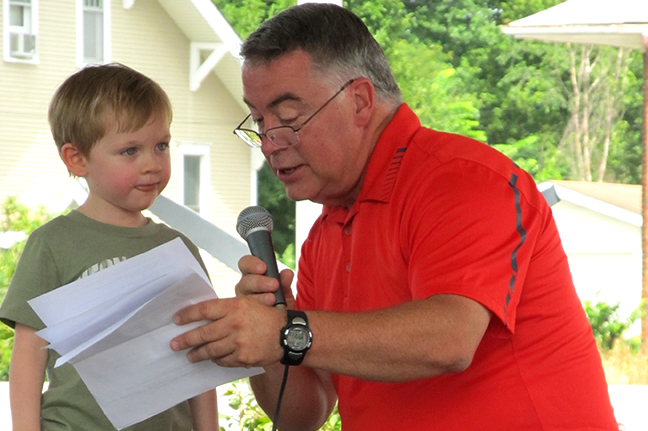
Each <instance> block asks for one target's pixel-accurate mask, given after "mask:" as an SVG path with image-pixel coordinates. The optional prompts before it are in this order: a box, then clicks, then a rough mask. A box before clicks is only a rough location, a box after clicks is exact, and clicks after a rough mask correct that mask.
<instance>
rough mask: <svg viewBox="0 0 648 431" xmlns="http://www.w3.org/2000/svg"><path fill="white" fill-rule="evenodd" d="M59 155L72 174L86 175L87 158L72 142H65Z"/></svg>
mask: <svg viewBox="0 0 648 431" xmlns="http://www.w3.org/2000/svg"><path fill="white" fill-rule="evenodd" d="M59 155H60V156H61V160H63V163H65V166H67V169H68V171H69V172H70V173H71V174H72V175H75V176H77V177H85V176H86V174H87V172H88V171H87V168H86V163H87V158H86V156H84V155H83V153H82V152H81V151H80V150H79V149H78V148H77V147H76V146H75V145H74V144H71V143H67V144H65V145H63V146H62V147H61V149H60V151H59Z"/></svg>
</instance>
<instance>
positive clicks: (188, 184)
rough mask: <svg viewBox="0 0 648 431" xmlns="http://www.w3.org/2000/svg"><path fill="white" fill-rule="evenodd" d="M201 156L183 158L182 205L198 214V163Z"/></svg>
mask: <svg viewBox="0 0 648 431" xmlns="http://www.w3.org/2000/svg"><path fill="white" fill-rule="evenodd" d="M201 159H202V156H184V204H185V205H186V206H188V207H189V208H191V209H192V210H194V211H196V212H200V162H201Z"/></svg>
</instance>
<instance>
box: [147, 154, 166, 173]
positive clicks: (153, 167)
mask: <svg viewBox="0 0 648 431" xmlns="http://www.w3.org/2000/svg"><path fill="white" fill-rule="evenodd" d="M161 169H162V160H160V157H159V156H157V155H156V154H148V155H147V156H146V157H145V158H144V160H143V163H142V171H144V172H158V171H160V170H161Z"/></svg>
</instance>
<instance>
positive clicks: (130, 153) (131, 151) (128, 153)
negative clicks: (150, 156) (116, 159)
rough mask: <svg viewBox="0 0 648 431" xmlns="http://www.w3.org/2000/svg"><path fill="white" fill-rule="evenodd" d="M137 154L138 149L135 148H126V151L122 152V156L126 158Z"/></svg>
mask: <svg viewBox="0 0 648 431" xmlns="http://www.w3.org/2000/svg"><path fill="white" fill-rule="evenodd" d="M136 152H137V149H135V148H126V149H125V150H124V151H122V154H124V155H126V156H134V155H135V153H136Z"/></svg>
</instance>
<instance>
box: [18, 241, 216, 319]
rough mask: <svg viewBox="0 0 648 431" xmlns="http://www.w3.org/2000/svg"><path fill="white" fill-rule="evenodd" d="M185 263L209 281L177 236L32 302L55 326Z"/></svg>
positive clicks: (37, 312) (41, 315)
mask: <svg viewBox="0 0 648 431" xmlns="http://www.w3.org/2000/svg"><path fill="white" fill-rule="evenodd" d="M182 265H185V266H188V267H189V268H191V269H193V270H194V271H195V272H196V274H200V275H201V276H202V277H203V279H204V280H205V281H206V282H208V283H209V278H208V277H207V275H206V274H205V272H204V271H203V270H202V268H201V266H200V264H199V263H198V261H197V260H196V258H195V257H194V256H193V254H191V251H189V249H188V248H187V246H186V245H185V244H184V242H182V240H181V239H180V238H175V239H173V240H171V241H169V242H167V243H165V244H162V245H161V246H158V247H155V248H153V249H151V250H149V251H148V252H146V253H142V254H140V255H138V256H134V257H132V258H130V259H128V260H125V261H123V262H120V263H118V264H116V265H114V266H111V267H109V268H106V269H103V270H101V271H99V272H97V273H95V274H92V276H90V277H84V278H80V279H78V280H76V281H73V282H72V283H69V284H66V285H65V286H61V287H59V288H58V289H55V290H53V291H51V292H48V293H47V294H45V295H41V296H39V297H37V298H34V299H32V300H30V301H29V305H30V306H31V307H32V308H33V309H34V311H35V312H36V314H38V317H40V318H41V320H42V321H43V323H44V324H45V326H48V327H49V326H53V325H56V324H58V323H60V322H62V321H63V320H67V319H68V318H70V316H76V315H79V314H81V313H83V312H85V311H87V310H89V309H91V308H93V307H97V306H99V307H101V306H103V304H105V303H106V301H110V300H113V299H118V298H122V297H123V296H124V295H127V294H128V293H129V292H132V291H133V286H141V285H145V284H146V283H148V282H149V281H151V279H155V278H157V277H158V276H160V275H161V274H166V273H168V272H169V269H170V268H172V267H174V266H182ZM57 305H62V306H63V307H58V306H57Z"/></svg>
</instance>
